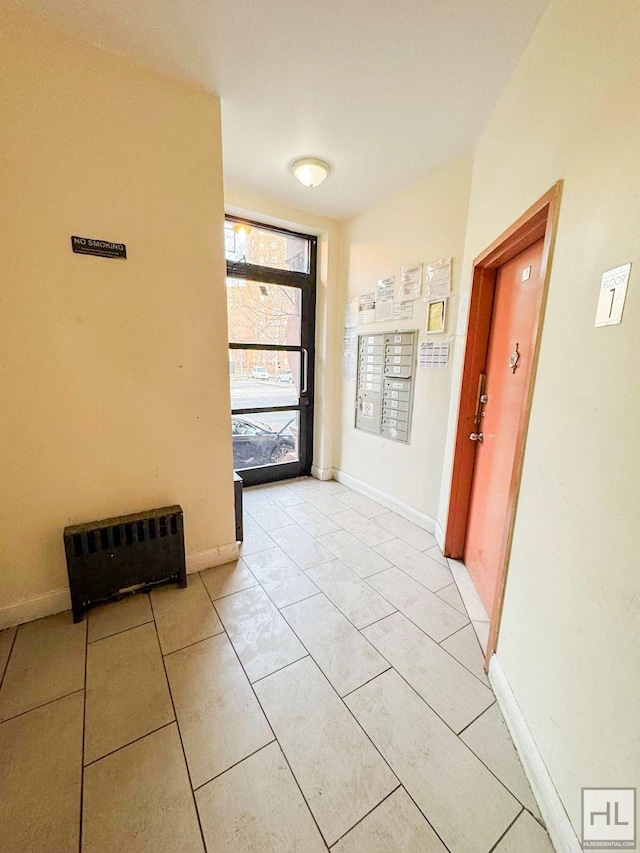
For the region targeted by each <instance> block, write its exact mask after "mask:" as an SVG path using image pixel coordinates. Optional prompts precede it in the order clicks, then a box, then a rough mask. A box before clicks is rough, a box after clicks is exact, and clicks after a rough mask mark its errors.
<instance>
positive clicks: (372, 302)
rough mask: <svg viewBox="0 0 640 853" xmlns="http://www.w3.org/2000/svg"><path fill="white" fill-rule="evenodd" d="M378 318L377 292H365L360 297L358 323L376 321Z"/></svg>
mask: <svg viewBox="0 0 640 853" xmlns="http://www.w3.org/2000/svg"><path fill="white" fill-rule="evenodd" d="M375 319H376V295H375V293H363V294H362V296H361V297H360V303H359V310H358V323H359V324H360V323H374V322H375Z"/></svg>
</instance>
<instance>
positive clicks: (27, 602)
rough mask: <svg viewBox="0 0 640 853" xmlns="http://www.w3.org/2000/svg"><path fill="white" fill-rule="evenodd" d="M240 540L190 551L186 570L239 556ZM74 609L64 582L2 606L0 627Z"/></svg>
mask: <svg viewBox="0 0 640 853" xmlns="http://www.w3.org/2000/svg"><path fill="white" fill-rule="evenodd" d="M238 556H239V553H238V543H237V542H229V543H227V544H226V545H220V546H219V547H218V548H207V550H206V551H196V552H195V553H194V554H187V574H190V573H191V572H199V571H201V570H202V569H209V568H211V567H212V566H222V565H224V563H230V562H231V561H232V560H237V559H238ZM70 609H71V596H70V595H69V587H68V586H64V587H60V588H58V589H53V590H51V592H44V593H42V594H41V595H32V596H30V597H29V598H22V599H20V600H19V601H14V602H13V604H8V605H6V606H5V607H0V630H2V629H3V628H11V627H13V626H14V625H22V623H23V622H33V620H34V619H42V617H43V616H52V615H53V614H54V613H62V612H63V611H64V610H70Z"/></svg>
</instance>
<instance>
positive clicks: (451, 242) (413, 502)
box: [336, 156, 472, 518]
mask: <svg viewBox="0 0 640 853" xmlns="http://www.w3.org/2000/svg"><path fill="white" fill-rule="evenodd" d="M471 167H472V158H471V157H470V156H469V157H465V158H463V159H461V160H457V161H455V162H453V163H451V164H449V165H448V166H445V167H444V168H442V169H439V170H438V171H436V172H432V173H431V174H429V175H427V176H426V177H425V178H423V179H422V180H421V181H419V182H418V183H416V184H413V185H412V186H411V187H409V188H408V189H405V190H402V191H401V192H397V193H395V194H394V195H392V196H389V197H388V198H386V199H384V200H383V201H381V202H379V203H378V204H376V205H374V206H373V207H370V208H368V209H367V210H366V211H364V212H363V213H361V214H359V215H358V216H355V217H353V218H352V219H349V220H347V221H346V222H344V223H343V225H342V246H343V249H342V268H341V281H342V300H341V305H340V312H341V313H340V317H339V323H340V326H341V327H342V323H343V317H344V306H345V301H346V299H347V298H348V297H349V296H355V295H360V294H363V293H368V292H370V291H372V290H374V289H375V286H376V281H377V280H378V279H379V278H386V277H388V276H392V275H395V276H396V286H397V284H398V282H399V278H400V267H401V266H402V265H403V264H412V263H415V262H416V261H424V262H427V263H428V262H430V261H435V260H438V258H442V257H448V256H449V255H451V256H453V259H454V260H453V292H454V294H455V295H454V296H453V297H452V298H451V299H450V300H449V303H450V304H449V311H448V313H449V316H448V320H447V331H448V334H449V335H455V328H456V312H457V306H458V294H459V292H460V276H461V271H462V263H461V261H462V255H463V249H464V234H465V226H466V221H467V206H468V199H469V186H470V180H471ZM426 307H427V306H426V304H425V303H424V302H423V301H422V300H420V301H416V302H415V305H414V316H413V320H405V321H401V322H400V321H395V322H394V321H389V322H386V323H376V324H375V326H359V327H358V333H359V334H362V333H364V332H366V331H370V330H373V329H375V331H385V332H386V331H389V330H392V329H396V328H397V329H400V328H403V329H419V330H420V333H421V336H424V331H425V325H426ZM460 340H461V339H460V338H458V339H457V342H459V341H460ZM341 343H342V329H340V338H339V340H338V349H337V351H336V359H337V360H338V361H339V359H340V357H341ZM451 346H452V352H453V351H454V349H455V347H456V340H455V339H454V341H453V342H452V344H451ZM339 369H340V374H339V375H340V377H341V376H342V371H341V367H339ZM340 383H341V389H342V391H341V398H340V403H341V420H340V424H339V428H338V430H337V434H336V443H337V453H336V467H337V468H338V469H339V470H340V471H341V472H343V473H344V474H348V475H350V476H351V477H355V478H356V479H357V480H360V481H361V482H363V483H365V484H366V485H368V486H372V487H373V488H375V489H377V490H379V491H381V492H384V493H385V494H386V495H388V496H390V497H392V498H394V499H395V500H397V501H400V502H401V503H404V504H406V505H408V506H410V507H411V508H413V509H415V510H417V511H418V512H419V513H422V514H424V515H427V516H430V517H432V518H434V517H435V516H436V515H437V510H438V501H439V494H440V478H441V473H442V462H443V452H444V445H445V435H446V424H447V412H448V406H449V392H450V383H451V371H450V370H446V371H435V370H419V371H417V372H416V387H415V400H414V411H413V424H412V434H411V444H410V445H404V444H399V443H396V442H394V441H389V440H388V439H384V438H382V437H380V436H375V435H369V434H367V433H366V432H363V431H362V430H356V429H355V428H354V425H353V423H354V416H355V409H354V406H355V382H354V381H351V380H348V381H343V380H342V379H341V380H340Z"/></svg>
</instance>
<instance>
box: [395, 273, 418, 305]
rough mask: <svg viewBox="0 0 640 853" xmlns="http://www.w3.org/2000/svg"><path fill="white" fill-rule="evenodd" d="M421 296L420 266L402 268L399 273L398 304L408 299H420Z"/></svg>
mask: <svg viewBox="0 0 640 853" xmlns="http://www.w3.org/2000/svg"><path fill="white" fill-rule="evenodd" d="M421 294H422V264H413V265H412V266H410V267H402V269H401V271H400V293H399V294H398V297H399V299H400V302H406V301H407V300H408V299H420V295H421Z"/></svg>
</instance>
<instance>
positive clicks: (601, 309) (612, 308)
mask: <svg viewBox="0 0 640 853" xmlns="http://www.w3.org/2000/svg"><path fill="white" fill-rule="evenodd" d="M630 271H631V264H624V266H621V267H616V268H615V269H613V270H607V271H606V272H605V273H603V274H602V282H601V284H600V298H599V299H598V308H597V310H596V322H595V325H596V327H598V326H613V325H615V324H616V323H620V322H622V309H623V308H624V300H625V297H626V295H627V284H628V282H629V272H630Z"/></svg>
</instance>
